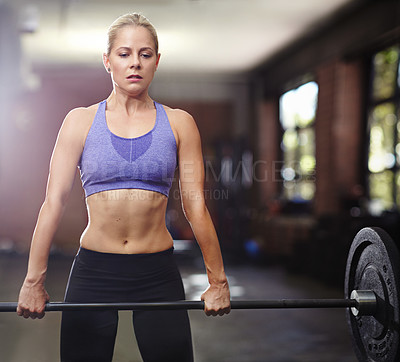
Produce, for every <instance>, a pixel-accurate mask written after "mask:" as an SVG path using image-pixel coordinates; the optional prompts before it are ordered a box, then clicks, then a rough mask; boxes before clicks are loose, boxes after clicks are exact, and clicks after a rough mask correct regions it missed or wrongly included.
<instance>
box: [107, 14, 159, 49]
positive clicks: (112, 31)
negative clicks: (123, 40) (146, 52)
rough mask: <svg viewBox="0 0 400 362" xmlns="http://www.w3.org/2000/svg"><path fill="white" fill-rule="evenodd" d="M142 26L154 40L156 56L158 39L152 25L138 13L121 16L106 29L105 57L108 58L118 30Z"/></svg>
mask: <svg viewBox="0 0 400 362" xmlns="http://www.w3.org/2000/svg"><path fill="white" fill-rule="evenodd" d="M129 25H133V26H142V27H144V28H146V29H147V30H148V31H149V32H150V35H151V36H152V38H153V40H154V46H155V51H156V54H158V37H157V31H156V29H155V28H154V26H153V24H152V23H150V21H149V20H148V19H147V18H146V17H145V16H144V15H142V14H139V13H129V14H125V15H121V16H120V17H119V18H117V19H116V20H114V22H113V23H112V24H111V25H110V27H109V28H108V33H107V35H108V38H107V40H108V41H107V55H108V56H110V53H111V49H112V47H113V45H114V42H115V39H116V37H117V35H118V32H119V30H121V29H122V28H123V27H125V26H129Z"/></svg>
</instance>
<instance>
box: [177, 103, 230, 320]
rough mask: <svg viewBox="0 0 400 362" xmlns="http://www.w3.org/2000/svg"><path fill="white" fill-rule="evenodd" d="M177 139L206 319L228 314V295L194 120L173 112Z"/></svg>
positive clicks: (187, 216)
mask: <svg viewBox="0 0 400 362" xmlns="http://www.w3.org/2000/svg"><path fill="white" fill-rule="evenodd" d="M173 112H174V118H175V121H174V125H175V126H176V131H177V132H176V133H177V136H178V159H179V185H180V191H181V200H182V207H183V211H184V214H185V216H186V218H187V220H188V222H189V224H190V226H191V228H192V230H193V233H194V235H195V238H196V240H197V242H198V244H199V246H200V249H201V251H202V254H203V258H204V264H205V267H206V270H207V276H208V281H209V287H208V288H207V290H206V291H205V292H204V293H203V295H202V296H201V299H202V300H204V302H205V312H206V314H207V315H217V314H218V315H223V314H225V313H229V311H230V293H229V286H228V281H227V278H226V275H225V271H224V265H223V261H222V255H221V250H220V246H219V242H218V237H217V234H216V232H215V228H214V224H213V222H212V219H211V217H210V214H209V212H208V209H207V206H206V203H205V199H204V163H203V155H202V150H201V140H200V134H199V131H198V129H197V126H196V123H195V121H194V119H193V118H192V117H191V116H190V115H189V114H188V113H186V112H183V111H180V110H174V111H173Z"/></svg>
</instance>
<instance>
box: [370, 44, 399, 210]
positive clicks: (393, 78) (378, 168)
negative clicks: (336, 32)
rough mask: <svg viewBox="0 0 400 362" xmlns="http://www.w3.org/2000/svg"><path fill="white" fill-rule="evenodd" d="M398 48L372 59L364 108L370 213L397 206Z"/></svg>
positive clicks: (381, 53)
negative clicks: (365, 111)
mask: <svg viewBox="0 0 400 362" xmlns="http://www.w3.org/2000/svg"><path fill="white" fill-rule="evenodd" d="M399 55H400V47H399V46H392V47H390V48H387V49H385V50H382V51H380V52H378V53H376V54H374V56H373V57H372V64H371V66H372V79H371V80H372V81H371V90H370V97H369V108H368V133H369V148H368V190H369V198H370V201H371V212H372V213H373V214H380V213H381V212H382V211H385V210H392V209H395V208H398V207H399V206H400V192H399V188H400V122H399V105H400V94H399V88H400V79H399V58H400V56H399Z"/></svg>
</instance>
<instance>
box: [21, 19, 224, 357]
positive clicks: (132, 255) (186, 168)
mask: <svg viewBox="0 0 400 362" xmlns="http://www.w3.org/2000/svg"><path fill="white" fill-rule="evenodd" d="M159 61H160V54H159V53H158V40H157V34H156V32H155V29H154V27H153V26H152V25H151V23H150V22H149V21H148V20H147V19H146V18H145V17H143V16H142V15H139V14H127V15H124V16H121V17H120V18H118V19H117V20H116V21H115V22H114V23H113V24H112V25H111V27H110V28H109V32H108V48H107V53H105V54H104V55H103V62H104V66H105V68H106V69H107V72H109V73H110V74H111V78H112V81H113V90H112V92H111V94H110V96H109V97H108V98H107V99H106V100H105V101H103V102H101V103H99V104H95V105H92V106H90V107H88V108H78V109H74V110H72V111H71V112H70V113H69V114H68V115H67V117H66V118H65V120H64V122H63V125H62V127H61V129H60V132H59V135H58V138H57V141H56V145H55V148H54V151H53V155H52V158H51V162H50V171H49V179H48V185H47V192H46V198H45V201H44V203H43V205H42V208H41V210H40V213H39V216H38V221H37V224H36V228H35V231H34V234H33V238H32V244H31V250H30V256H29V263H28V270H27V275H26V278H25V280H24V283H23V285H22V288H21V291H20V296H19V303H18V308H17V313H18V315H20V316H23V317H25V318H29V317H31V318H33V319H34V318H42V317H43V316H44V306H45V303H46V302H47V301H48V300H49V296H48V294H47V292H46V290H45V287H44V283H45V277H46V269H47V262H48V256H49V250H50V245H51V241H52V238H53V236H54V233H55V231H56V228H57V226H58V224H59V221H60V218H61V215H62V213H63V210H64V208H65V204H66V202H67V199H68V195H69V193H70V190H71V187H72V184H73V180H74V175H75V171H76V167H77V166H78V167H79V169H80V173H81V179H82V185H83V188H84V190H85V195H86V205H87V210H88V216H89V223H88V226H87V227H86V229H85V231H84V232H83V234H82V237H81V240H80V243H81V247H80V249H79V251H78V254H77V256H76V257H75V260H74V264H73V266H72V270H71V274H70V277H69V281H68V285H67V291H66V295H65V301H66V302H82V303H85V302H151V301H174V300H181V299H184V291H183V286H182V279H181V277H180V274H179V272H178V270H177V268H176V265H175V263H174V260H173V257H172V251H173V240H172V238H171V235H170V234H169V232H168V230H167V228H166V225H165V212H166V207H167V200H168V192H169V189H170V187H171V182H172V179H173V177H174V171H175V169H176V167H178V169H179V185H180V191H181V198H182V206H183V209H184V212H185V215H186V218H187V220H188V221H189V223H190V225H191V227H192V229H193V232H194V234H195V237H196V239H197V242H198V243H199V245H200V248H201V250H202V253H203V258H204V263H205V266H206V270H207V274H208V280H209V287H208V288H207V290H206V291H205V292H204V293H203V295H202V297H201V299H202V300H204V301H205V313H206V314H207V315H223V314H225V313H229V311H230V295H229V287H228V283H227V278H226V275H225V272H224V268H223V262H222V257H221V252H220V248H219V244H218V240H217V236H216V232H215V229H214V226H213V224H212V221H211V218H210V215H209V212H208V210H207V207H206V205H205V200H204V196H203V181H204V169H203V160H202V154H201V142H200V136H199V132H198V130H197V127H196V124H195V122H194V120H193V118H192V117H191V116H190V115H189V114H188V113H186V112H184V111H182V110H178V109H171V108H168V107H165V106H162V105H161V104H158V103H157V102H154V101H153V100H152V99H151V98H150V96H149V94H148V89H149V86H150V83H151V81H152V79H153V77H154V73H155V71H156V70H157V67H158V64H159ZM117 323H118V314H117V312H115V311H101V312H96V311H91V312H64V313H63V316H62V323H61V360H62V361H85V362H88V361H96V362H101V361H111V360H112V355H113V349H114V342H115V335H116V330H117ZM133 323H134V328H135V335H136V338H137V341H138V346H139V349H140V352H141V354H142V357H143V359H144V361H145V362H148V361H163V362H164V361H174V362H180V361H182V362H187V361H192V360H193V353H192V343H191V335H190V326H189V322H188V316H187V312H186V311H183V310H181V311H152V312H148V311H147V312H146V311H142V312H136V311H135V312H133Z"/></svg>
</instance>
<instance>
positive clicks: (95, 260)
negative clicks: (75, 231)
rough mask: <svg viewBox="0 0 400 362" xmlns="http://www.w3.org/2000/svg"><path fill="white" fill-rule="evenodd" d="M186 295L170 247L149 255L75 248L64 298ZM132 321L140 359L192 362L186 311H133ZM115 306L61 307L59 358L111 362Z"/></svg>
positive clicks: (86, 299)
mask: <svg viewBox="0 0 400 362" xmlns="http://www.w3.org/2000/svg"><path fill="white" fill-rule="evenodd" d="M182 299H185V295H184V290H183V284H182V278H181V276H180V273H179V271H178V268H177V266H176V264H175V261H174V258H173V249H172V248H171V249H169V250H166V251H163V252H159V253H152V254H109V253H100V252H96V251H92V250H87V249H83V248H80V250H79V252H78V254H77V256H76V257H75V260H74V263H73V265H72V270H71V274H70V277H69V281H68V285H67V291H66V295H65V302H75V303H96V302H97V303H119V302H127V303H134V302H162V301H177V300H182ZM132 316H133V317H132V319H133V326H134V329H135V335H136V339H137V343H138V347H139V350H140V353H141V355H142V358H143V361H144V362H161V361H162V362H167V361H171V362H192V361H193V351H192V339H191V333H190V325H189V318H188V314H187V311H186V310H178V311H135V312H133V313H132ZM117 325H118V312H117V311H84V312H72V311H70V312H63V313H62V322H61V361H62V362H78V361H81V362H90V361H93V362H111V361H112V356H113V352H114V344H115V336H116V333H117Z"/></svg>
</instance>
